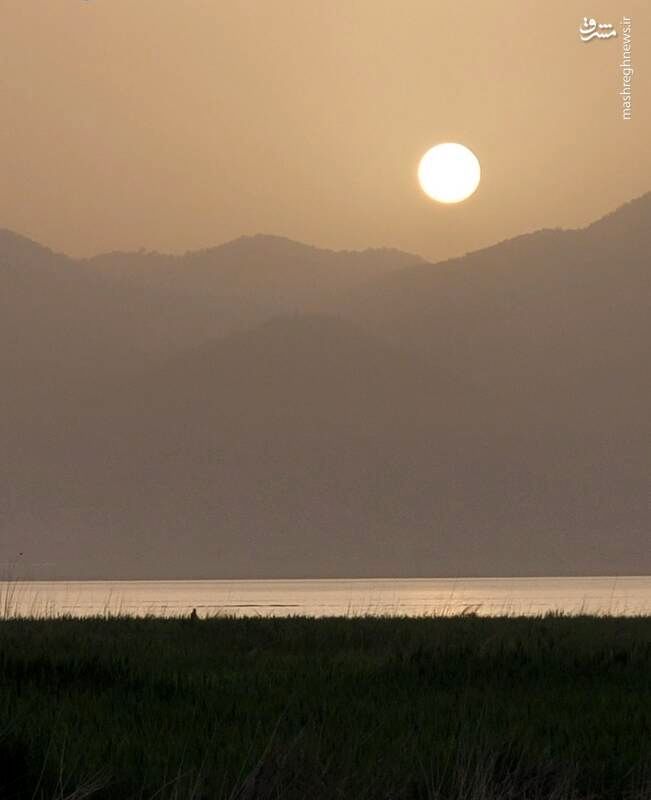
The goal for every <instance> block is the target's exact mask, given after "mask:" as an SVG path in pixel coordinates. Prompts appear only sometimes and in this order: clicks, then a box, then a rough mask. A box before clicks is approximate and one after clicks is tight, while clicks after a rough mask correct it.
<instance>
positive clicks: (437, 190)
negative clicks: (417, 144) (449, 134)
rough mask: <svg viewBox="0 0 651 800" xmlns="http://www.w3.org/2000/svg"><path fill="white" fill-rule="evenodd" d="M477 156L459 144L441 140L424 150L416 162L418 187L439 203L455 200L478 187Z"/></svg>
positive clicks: (467, 194) (478, 168)
mask: <svg viewBox="0 0 651 800" xmlns="http://www.w3.org/2000/svg"><path fill="white" fill-rule="evenodd" d="M480 177H481V169H480V166H479V160H478V159H477V156H476V155H475V154H474V153H473V152H472V150H470V149H469V148H467V147H465V146H464V145H462V144H457V143H456V142H445V143H444V144H437V145H435V146H434V147H432V148H431V149H430V150H428V151H427V152H426V153H425V155H424V156H423V157H422V158H421V160H420V164H419V165H418V180H419V182H420V185H421V188H422V190H423V191H424V192H425V194H426V195H428V197H431V198H432V200H437V201H438V202H439V203H459V202H460V201H461V200H465V199H466V198H467V197H470V195H471V194H472V193H473V192H474V191H475V189H476V188H477V186H479V179H480Z"/></svg>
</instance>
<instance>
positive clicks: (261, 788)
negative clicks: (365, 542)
mask: <svg viewBox="0 0 651 800" xmlns="http://www.w3.org/2000/svg"><path fill="white" fill-rule="evenodd" d="M87 796H92V797H95V798H98V799H99V798H112V799H113V800H121V798H152V799H153V798H157V799H158V798H161V800H166V799H167V798H179V799H180V798H197V800H198V799H199V798H211V800H212V798H215V799H218V798H224V800H226V798H230V799H232V800H235V798H238V800H253V798H269V799H270V798H288V799H291V800H293V799H294V798H296V799H298V798H301V800H303V799H304V798H309V799H310V800H312V799H314V800H321V798H323V800H325V799H326V798H327V799H328V800H332V799H333V798H342V799H343V798H345V799H346V800H363V799H364V798H368V799H369V800H370V799H371V798H373V799H375V798H378V800H379V799H380V798H381V799H382V800H407V799H408V798H413V799H414V800H416V798H431V799H432V800H434V799H435V800H497V799H498V798H499V799H501V798H509V799H513V800H515V799H516V798H517V799H518V800H539V799H540V800H542V798H545V800H547V799H548V798H555V799H556V800H565V798H577V799H579V798H580V800H587V799H588V798H590V800H595V799H596V798H627V800H640V799H641V798H651V618H638V619H616V618H603V619H595V618H589V617H579V618H566V617H547V618H544V619H524V618H519V619H481V618H473V617H466V618H448V619H445V618H443V619H441V618H439V619H429V618H427V619H390V618H361V619H324V620H313V619H305V618H291V619H243V620H236V619H224V618H216V619H210V620H190V619H188V620H160V619H141V620H137V619H124V618H121V619H93V620H85V621H84V620H74V619H62V620H34V621H29V620H6V621H4V622H1V623H0V797H1V798H2V800H9V799H10V798H30V799H31V800H41V798H42V799H43V800H51V799H52V798H59V799H61V800H62V799H63V798H81V797H87Z"/></svg>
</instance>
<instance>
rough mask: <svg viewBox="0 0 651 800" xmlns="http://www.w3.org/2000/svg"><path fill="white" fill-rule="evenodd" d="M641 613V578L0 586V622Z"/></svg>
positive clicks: (650, 602)
mask: <svg viewBox="0 0 651 800" xmlns="http://www.w3.org/2000/svg"><path fill="white" fill-rule="evenodd" d="M193 608H196V610H197V613H198V614H199V616H210V615H216V614H221V615H236V616H269V615H272V616H286V615H296V614H300V615H308V616H314V617H322V616H356V615H357V616H359V615H365V614H372V615H406V616H421V615H427V614H430V615H432V614H435V615H452V614H469V613H476V614H479V615H482V616H483V615H505V614H506V615H538V614H545V613H547V612H550V611H555V612H563V613H566V614H577V613H584V614H613V615H638V614H651V576H644V577H596V578H434V579H420V578H418V579H358V580H339V579H324V580H312V579H310V580H217V581H214V580H202V581H67V582H64V581H20V580H15V581H9V582H7V581H0V617H1V616H4V617H7V616H15V615H19V616H24V615H30V616H60V615H67V614H69V615H73V616H90V615H97V614H100V615H111V614H129V615H137V616H140V615H155V616H179V615H186V614H189V613H190V612H191V611H192V609H193Z"/></svg>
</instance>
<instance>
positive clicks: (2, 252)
mask: <svg viewBox="0 0 651 800" xmlns="http://www.w3.org/2000/svg"><path fill="white" fill-rule="evenodd" d="M650 245H651V194H647V195H644V196H643V197H640V198H638V199H636V200H634V201H632V202H630V203H628V204H626V205H625V206H623V207H621V208H619V209H617V210H615V211H614V212H612V213H611V214H609V215H607V216H606V217H604V218H603V219H601V220H598V221H596V222H594V223H593V224H592V225H589V226H588V227H586V228H583V229H580V230H542V231H537V232H535V233H531V234H526V235H523V236H520V237H517V238H515V239H511V240H508V241H504V242H500V243H498V244H496V245H493V246H492V247H489V248H485V249H483V250H479V251H476V252H473V253H469V254H467V255H465V256H463V257H460V258H456V259H451V260H448V261H445V262H441V263H429V262H427V261H425V260H424V259H422V258H420V257H418V256H415V255H410V254H407V253H402V252H399V251H395V250H365V251H337V252H335V251H328V250H323V249H319V248H315V247H309V246H307V245H303V244H299V243H297V242H292V241H290V240H288V239H283V238H280V237H274V236H253V237H243V238H240V239H237V240H235V241H233V242H230V243H227V244H225V245H222V246H219V247H215V248H211V249H208V250H202V251H199V252H192V253H186V254H185V255H181V256H171V255H164V254H159V253H150V252H144V251H141V252H137V253H109V254H105V255H101V256H97V257H94V258H91V259H83V260H79V259H77V260H75V259H71V258H68V257H66V256H64V255H62V254H57V253H54V252H52V251H51V250H49V249H48V248H45V247H42V246H41V245H38V244H36V243H34V242H32V241H31V240H29V239H26V238H24V237H21V236H18V235H17V234H14V233H12V232H9V231H0V372H1V374H2V385H3V391H2V395H1V397H0V413H1V421H0V447H1V452H2V460H1V462H0V513H1V517H0V561H3V562H5V563H11V562H13V561H14V560H15V558H16V557H17V554H18V553H23V554H24V555H23V556H22V557H21V558H22V559H23V561H24V564H25V566H26V568H27V567H29V569H28V572H29V575H30V577H52V578H54V577H56V578H61V577H67V578H91V577H93V578H96V577H105V578H154V577H156V578H162V577H169V578H173V577H175V578H208V577H224V578H225V577H301V576H317V577H318V576H322V577H334V576H360V577H362V576H436V575H466V576H468V575H513V574H522V575H536V574H558V575H566V574H613V573H617V574H625V573H628V574H640V573H644V572H648V571H649V570H650V569H651V546H650V543H651V535H650V534H651V524H650V523H651V514H650V511H651V503H650V502H649V499H650V492H649V474H650V470H649V467H650V466H651V464H650V460H649V452H650V445H651V423H650V422H649V415H648V409H649V408H650V407H651V370H650V369H649V367H650V363H651V359H650V356H651V315H650V314H649V306H650V302H649V301H650V299H651V269H650V267H651V263H650V256H649V253H650V252H651V250H650Z"/></svg>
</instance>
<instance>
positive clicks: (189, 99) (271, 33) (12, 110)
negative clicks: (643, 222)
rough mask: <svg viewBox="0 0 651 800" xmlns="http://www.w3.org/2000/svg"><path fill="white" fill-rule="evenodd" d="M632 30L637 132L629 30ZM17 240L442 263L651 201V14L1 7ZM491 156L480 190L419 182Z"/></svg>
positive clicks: (403, 6)
mask: <svg viewBox="0 0 651 800" xmlns="http://www.w3.org/2000/svg"><path fill="white" fill-rule="evenodd" d="M586 13H589V14H590V15H592V16H594V17H596V18H598V19H599V21H604V22H612V23H615V24H616V26H617V27H619V20H620V19H621V17H622V14H627V15H628V16H629V17H631V19H632V42H631V43H632V54H631V55H632V64H633V67H634V68H635V75H634V77H633V83H632V92H633V118H632V120H631V121H630V122H624V121H622V118H621V98H620V96H619V94H618V92H619V91H620V89H621V70H620V69H619V64H620V63H621V56H622V44H623V40H622V38H621V32H620V35H619V36H618V37H617V38H615V39H611V40H607V41H597V40H595V41H592V42H590V43H588V44H583V43H581V42H580V40H579V34H578V28H579V24H580V22H581V20H582V18H583V16H584V15H585V14H586ZM0 21H1V24H0V60H1V62H2V65H1V69H0V107H1V108H2V124H1V125H0V176H1V191H0V227H7V228H10V229H13V230H15V231H17V232H19V233H23V234H26V235H28V236H31V237H32V238H35V239H37V240H38V241H41V242H43V243H45V244H48V245H50V246H51V247H53V248H55V249H57V250H62V251H65V252H67V253H70V254H73V255H86V254H92V253H96V252H99V251H103V250H112V249H137V248H139V247H146V248H151V249H158V250H164V251H184V250H186V249H194V248H199V247H205V246H209V245H213V244H218V243H220V242H222V241H225V240H227V239H231V238H234V237H236V236H239V235H242V234H249V233H256V232H264V233H276V234H281V235H285V236H289V237H291V238H294V239H299V240H302V241H306V242H309V243H312V244H317V245H322V246H326V247H333V248H363V247H368V246H374V247H375V246H383V245H386V246H392V247H399V248H402V249H405V250H410V251H413V252H418V253H421V254H422V255H425V256H426V257H429V258H431V259H438V258H441V257H444V256H448V255H453V254H457V253H461V252H465V251H466V250H470V249H475V248H477V247H481V246H484V245H486V244H490V243H492V242H494V241H497V240H500V239H504V238H507V237H510V236H513V235H515V234H518V233H521V232H524V231H528V230H532V229H535V228H539V227H544V226H547V227H554V226H563V227H568V226H578V225H583V224H585V223H587V222H589V221H591V220H593V219H594V218H596V217H598V216H600V215H601V214H603V213H605V212H607V211H608V210H610V209H611V208H614V207H615V206H617V205H619V204H620V203H622V202H624V201H626V200H628V199H630V198H632V197H634V196H637V195H639V194H642V193H644V192H645V191H649V190H650V189H651V148H650V147H649V142H651V77H650V76H651V5H649V3H648V0H624V1H623V2H622V0H617V1H615V0H608V1H607V0H590V3H589V4H588V5H586V3H585V1H584V0H580V2H579V1H578V0H546V2H544V3H543V2H540V0H501V2H481V3H480V2H478V0H465V1H464V0H402V1H401V2H399V1H398V0H392V1H391V2H389V1H388V0H345V2H344V0H257V1H254V0H249V1H248V2H244V0H239V1H237V2H236V1H235V0H89V1H88V2H86V1H85V0H46V1H45V0H3V3H2V7H1V8H0ZM440 141H460V142H463V143H465V144H467V145H468V146H469V147H471V148H472V149H473V150H474V151H475V152H476V154H477V156H478V157H479V159H480V161H481V164H482V171H483V180H482V184H481V186H480V188H479V190H478V192H477V194H476V195H475V196H474V197H472V198H471V199H470V200H469V201H466V202H465V203H462V204H460V205H457V206H447V207H446V206H441V205H438V204H436V203H433V202H432V201H430V200H428V199H427V198H426V197H425V196H424V195H423V194H422V193H421V192H420V190H419V188H418V184H417V180H416V168H417V165H418V160H419V158H420V156H421V155H422V153H423V152H424V151H425V150H426V149H427V148H428V147H430V146H431V145H433V144H435V143H436V142H440Z"/></svg>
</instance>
